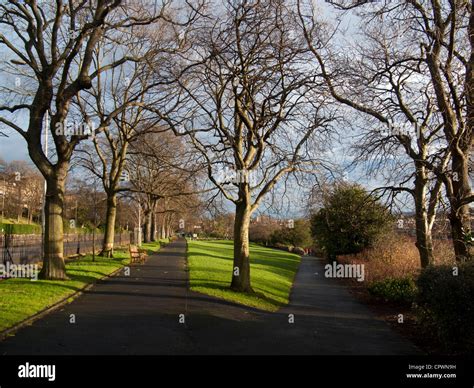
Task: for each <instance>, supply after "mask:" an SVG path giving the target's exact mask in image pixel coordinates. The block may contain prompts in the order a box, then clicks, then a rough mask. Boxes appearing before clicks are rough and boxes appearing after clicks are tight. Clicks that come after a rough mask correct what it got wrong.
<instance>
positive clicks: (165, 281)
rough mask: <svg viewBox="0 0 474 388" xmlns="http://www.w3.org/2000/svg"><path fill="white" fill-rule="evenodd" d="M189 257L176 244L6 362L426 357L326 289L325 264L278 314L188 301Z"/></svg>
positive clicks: (38, 332)
mask: <svg viewBox="0 0 474 388" xmlns="http://www.w3.org/2000/svg"><path fill="white" fill-rule="evenodd" d="M185 249H186V243H185V241H184V240H180V241H176V242H174V243H172V244H170V245H168V246H167V247H165V248H163V249H162V250H161V251H160V253H159V254H157V255H153V256H151V257H150V259H149V260H148V261H147V263H146V264H144V265H143V266H134V267H132V270H131V276H129V277H127V276H124V275H117V276H114V277H112V278H110V279H107V280H105V281H102V282H100V283H99V284H97V285H95V286H94V287H93V288H92V289H91V290H89V291H87V292H86V293H85V294H84V295H82V296H81V297H79V298H77V299H76V300H75V301H73V302H72V303H70V304H68V305H67V306H65V307H64V308H62V309H60V310H58V311H56V312H53V313H51V314H49V315H48V316H46V317H45V318H43V319H41V320H39V321H37V322H35V323H34V324H33V325H32V326H30V327H27V328H24V329H22V330H20V331H19V332H18V333H17V335H16V336H14V337H11V338H8V339H6V340H5V341H3V342H0V354H2V355H5V354H23V355H24V354H28V355H30V354H414V353H417V350H416V349H415V348H414V346H413V345H411V344H410V343H409V342H407V341H406V340H404V339H402V338H401V337H399V336H398V335H397V334H396V333H394V332H393V331H392V330H391V329H390V328H389V327H388V326H387V324H385V323H384V322H383V321H380V320H377V319H375V318H374V316H373V315H372V314H371V312H370V311H369V310H368V309H367V308H366V307H365V306H364V305H362V304H360V303H358V302H357V301H355V300H354V298H353V297H352V296H351V294H350V293H349V292H348V291H347V290H346V289H345V287H344V286H342V285H340V284H339V283H338V282H337V281H335V280H331V279H326V278H325V277H324V276H323V274H324V270H323V262H322V261H321V260H320V259H316V258H312V257H304V258H303V260H302V263H301V266H300V268H299V271H298V274H297V277H296V281H295V285H294V289H293V292H292V295H291V301H290V304H289V305H288V306H287V307H285V308H284V309H282V310H281V311H279V312H278V313H273V314H271V313H264V312H261V311H258V310H254V309H251V308H248V307H244V306H239V305H236V304H233V303H230V302H225V301H221V300H217V299H214V298H212V297H208V296H205V295H201V294H197V293H194V292H190V291H188V290H187V287H186V285H187V272H186V271H185V265H186V264H185ZM315 273H318V275H315ZM70 314H75V317H76V323H75V324H71V323H69V318H70ZM180 314H184V318H185V323H184V324H183V323H180V322H179V318H180ZM289 314H294V317H295V322H294V323H293V324H290V323H288V315H289Z"/></svg>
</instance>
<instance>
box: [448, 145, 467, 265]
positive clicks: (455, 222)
mask: <svg viewBox="0 0 474 388" xmlns="http://www.w3.org/2000/svg"><path fill="white" fill-rule="evenodd" d="M452 169H453V173H454V174H456V175H455V176H454V177H453V195H452V196H448V197H449V198H448V199H449V203H450V208H451V210H450V214H449V222H450V224H451V237H452V239H453V247H454V253H455V255H456V260H457V261H460V262H462V261H465V260H471V244H470V243H469V241H468V240H469V239H470V238H471V215H470V212H469V205H463V206H460V201H461V200H462V199H463V198H465V197H467V196H468V195H470V193H471V186H470V182H469V164H468V158H467V157H466V156H465V155H459V154H456V153H455V154H453V157H452Z"/></svg>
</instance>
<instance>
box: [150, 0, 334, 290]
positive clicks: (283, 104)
mask: <svg viewBox="0 0 474 388" xmlns="http://www.w3.org/2000/svg"><path fill="white" fill-rule="evenodd" d="M296 23H297V14H296V10H295V7H294V4H292V3H288V2H286V1H281V0H265V1H239V2H235V1H230V0H229V1H223V2H219V7H216V10H215V12H214V13H209V15H207V18H206V22H205V23H204V22H203V23H201V25H200V26H196V28H195V30H194V34H190V35H191V36H192V39H191V44H190V47H189V49H188V50H187V51H186V57H183V58H182V61H181V63H180V65H181V66H180V68H179V69H178V70H177V71H176V73H177V74H178V80H177V84H178V95H177V96H176V97H175V98H174V100H173V101H174V104H173V105H172V104H169V105H168V106H166V107H160V108H157V109H156V111H157V112H158V114H159V116H160V117H161V118H162V119H163V120H164V121H165V122H167V124H168V125H169V126H170V127H171V128H172V129H173V130H174V131H175V133H176V134H179V135H184V136H187V138H188V139H189V140H190V142H191V143H192V144H193V146H194V147H195V148H196V150H198V151H199V153H200V154H201V156H202V160H203V161H204V163H205V165H206V169H207V173H208V178H209V180H210V182H211V183H212V184H213V185H214V186H215V187H217V188H218V190H219V192H220V193H221V194H222V195H223V196H224V197H225V198H226V199H228V200H229V201H231V202H233V204H234V205H235V225H234V266H233V267H234V269H233V275H232V283H231V288H232V289H233V290H235V291H239V292H251V291H252V287H251V282H250V262H249V237H248V233H249V225H250V217H251V215H252V213H253V212H254V211H255V210H256V209H257V208H258V206H259V205H260V204H261V202H262V200H263V198H264V197H265V196H266V195H267V194H268V193H269V192H271V190H272V189H273V188H274V187H275V185H276V184H277V182H278V181H279V180H280V179H281V178H283V177H285V176H286V175H287V174H291V173H296V172H303V171H305V170H309V171H312V170H313V169H314V165H315V164H316V163H317V162H319V161H320V159H318V158H317V157H315V156H314V155H315V153H317V152H318V147H317V143H316V142H315V141H314V139H315V135H316V133H318V132H323V131H325V130H326V127H327V126H328V125H329V122H330V121H331V120H332V115H331V112H329V109H327V106H326V104H325V98H324V94H323V93H322V90H321V89H320V88H319V87H318V85H317V83H316V82H315V77H314V76H313V75H312V74H311V72H308V71H307V70H308V69H307V67H306V64H307V62H308V60H309V59H310V57H309V50H308V48H307V47H306V43H305V42H304V40H303V38H302V36H301V33H299V31H298V30H297V28H296ZM170 105H172V106H171V107H170Z"/></svg>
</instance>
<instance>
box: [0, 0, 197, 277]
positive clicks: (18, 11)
mask: <svg viewBox="0 0 474 388" xmlns="http://www.w3.org/2000/svg"><path fill="white" fill-rule="evenodd" d="M171 3H172V2H169V1H165V2H159V1H156V2H155V4H152V3H151V2H149V1H141V0H138V1H134V2H133V3H132V2H122V1H121V0H93V1H76V0H58V1H55V2H42V1H37V0H29V1H15V0H13V1H1V2H0V26H1V31H0V46H1V48H2V52H3V51H4V52H5V56H4V57H3V58H4V59H3V63H2V70H3V73H4V74H5V75H6V76H7V78H8V79H9V80H10V83H7V84H6V85H5V86H3V87H2V91H1V92H2V102H1V104H0V112H1V116H0V122H1V123H3V124H5V125H7V126H9V127H10V128H12V129H14V130H15V131H17V132H18V133H19V134H20V135H21V136H23V138H24V139H25V141H26V143H27V146H28V152H29V155H30V157H31V159H32V160H33V162H34V163H35V165H36V166H37V167H38V169H39V170H40V172H41V174H42V175H43V176H44V178H45V180H46V183H47V190H46V199H45V230H44V260H43V267H42V271H41V274H40V277H42V278H47V279H64V278H66V273H65V265H64V258H63V210H64V193H65V185H66V179H67V176H68V170H69V167H70V163H71V159H72V157H73V153H74V151H75V150H76V148H77V146H78V145H79V143H80V142H81V141H84V140H86V139H88V138H89V136H90V133H89V132H90V125H89V123H87V125H86V126H84V125H79V126H73V128H72V129H71V128H69V127H68V125H67V123H68V121H69V122H71V121H73V122H75V123H77V122H81V123H83V120H84V114H85V115H88V114H89V111H88V110H87V104H92V102H90V99H89V98H88V96H87V95H86V91H88V90H91V89H93V88H94V86H95V90H96V91H99V92H98V93H99V95H98V98H97V99H96V102H97V104H96V106H97V105H100V104H101V103H102V102H103V100H102V99H101V98H100V90H101V88H102V87H103V85H102V82H101V79H103V78H104V77H105V74H107V73H109V72H110V71H113V70H114V69H118V68H120V67H122V68H123V66H125V65H128V64H130V66H133V63H137V62H142V61H145V60H146V58H145V57H146V55H147V52H148V51H146V52H142V51H139V50H138V52H136V51H134V50H129V49H130V47H142V46H152V45H153V42H152V41H149V38H150V35H147V34H146V31H147V27H150V26H152V28H151V29H150V31H153V30H155V27H156V24H157V23H164V24H169V25H176V26H186V25H187V24H188V23H190V21H191V20H192V19H193V18H194V17H195V16H196V15H197V14H198V13H199V10H200V8H201V6H202V5H201V4H200V3H199V2H193V4H190V3H188V2H184V3H181V6H180V7H181V8H179V7H173V4H171ZM183 4H184V5H183ZM178 11H181V12H180V13H179V16H178V17H176V18H175V17H174V16H175V13H176V12H178ZM171 30H172V31H173V32H174V30H173V29H171ZM123 42H127V43H128V45H125V46H124V45H122V44H121V43H123ZM101 48H103V49H102V50H101ZM154 49H155V48H152V49H151V50H154ZM156 49H157V50H160V49H161V46H160V47H158V48H156ZM169 49H173V47H169V46H166V47H164V50H169ZM107 50H109V51H107ZM10 75H13V76H10ZM8 76H9V77H8ZM111 78H113V77H112V76H111ZM111 82H113V80H112V81H111ZM131 93H133V94H134V97H135V99H134V98H128V97H123V98H122V99H121V101H120V102H119V103H118V104H117V105H118V106H117V107H116V109H115V110H113V111H112V110H110V106H111V104H112V105H113V104H114V101H113V100H110V99H108V100H107V101H106V102H105V105H101V106H100V107H98V110H99V111H101V110H102V111H101V112H102V113H104V112H108V113H105V114H103V115H99V117H98V118H99V126H98V127H97V128H93V134H94V135H95V134H98V133H100V132H101V131H102V130H103V128H105V127H107V126H108V125H109V124H110V123H111V122H112V120H113V119H117V118H118V119H120V114H121V112H122V111H123V110H124V109H125V108H126V107H128V106H130V105H132V104H136V105H139V102H140V97H141V95H140V93H139V92H138V93H137V92H135V91H132V92H131ZM85 100H87V101H85ZM84 128H85V129H84ZM48 138H51V139H52V142H53V145H54V150H53V151H54V152H50V154H51V155H48V154H47V153H46V150H45V147H44V144H43V143H45V140H44V139H48ZM112 175H113V174H112ZM111 190H113V188H111Z"/></svg>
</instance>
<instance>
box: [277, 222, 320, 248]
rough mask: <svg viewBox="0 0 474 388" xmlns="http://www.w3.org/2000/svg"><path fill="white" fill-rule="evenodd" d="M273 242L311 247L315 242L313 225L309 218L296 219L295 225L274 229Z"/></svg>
mask: <svg viewBox="0 0 474 388" xmlns="http://www.w3.org/2000/svg"><path fill="white" fill-rule="evenodd" d="M270 242H271V244H273V245H275V244H277V243H280V244H285V245H288V246H295V247H296V246H299V247H309V246H311V245H312V244H313V240H312V237H311V227H310V224H309V222H308V221H307V220H295V221H294V227H293V228H288V227H286V226H284V227H282V228H280V229H276V230H274V231H273V232H272V233H271V235H270Z"/></svg>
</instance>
